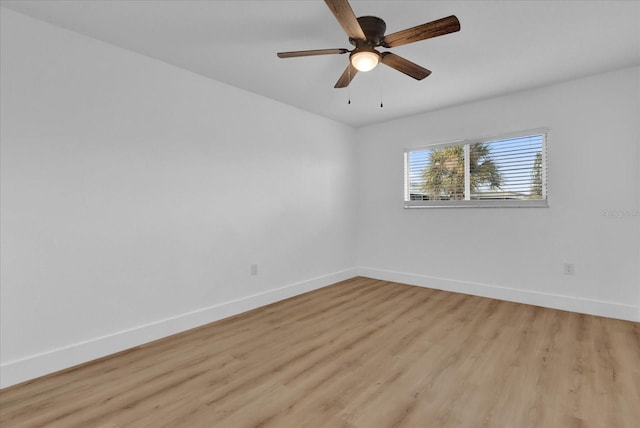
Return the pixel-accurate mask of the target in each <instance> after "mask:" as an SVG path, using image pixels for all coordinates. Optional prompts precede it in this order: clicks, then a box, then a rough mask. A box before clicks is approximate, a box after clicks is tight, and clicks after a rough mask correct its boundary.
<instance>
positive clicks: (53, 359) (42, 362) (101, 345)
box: [0, 268, 356, 388]
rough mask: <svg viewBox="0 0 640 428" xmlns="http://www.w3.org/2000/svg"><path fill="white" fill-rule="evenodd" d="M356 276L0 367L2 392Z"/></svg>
mask: <svg viewBox="0 0 640 428" xmlns="http://www.w3.org/2000/svg"><path fill="white" fill-rule="evenodd" d="M354 276H356V269H355V268H352V269H345V270H342V271H338V272H334V273H331V274H328V275H323V276H319V277H316V278H312V279H309V280H305V281H300V282H297V283H294V284H289V285H287V286H284V287H280V288H276V289H273V290H269V291H265V292H262V293H258V294H254V295H251V296H247V297H243V298H240V299H236V300H232V301H228V302H224V303H220V304H217V305H213V306H209V307H207V308H202V309H198V310H195V311H192V312H188V313H185V314H180V315H177V316H174V317H171V318H166V319H163V320H159V321H156V322H153V323H149V324H145V325H141V326H136V327H133V328H131V329H128V330H124V331H119V332H116V333H113V334H109V335H105V336H102V337H97V338H94V339H91V340H87V341H84V342H80V343H75V344H73V345H69V346H65V347H61V348H58V349H55V350H52V351H48V352H43V353H40V354H37V355H32V356H29V357H26V358H22V359H20V360H15V361H10V362H7V363H4V364H2V365H0V388H6V387H8V386H11V385H15V384H17V383H21V382H25V381H28V380H31V379H35V378H37V377H40V376H44V375H47V374H50V373H54V372H56V371H59V370H63V369H66V368H69V367H73V366H76V365H78V364H82V363H86V362H88V361H92V360H95V359H97V358H101V357H105V356H107V355H111V354H114V353H116V352H120V351H123V350H125V349H129V348H132V347H135V346H139V345H142V344H144V343H148V342H151V341H153V340H156V339H161V338H163V337H167V336H170V335H172V334H175V333H179V332H182V331H186V330H189V329H191V328H195V327H198V326H201V325H204V324H208V323H210V322H214V321H217V320H221V319H223V318H227V317H229V316H232V315H236V314H239V313H242V312H246V311H248V310H251V309H255V308H258V307H260V306H264V305H268V304H270V303H274V302H277V301H280V300H284V299H287V298H289V297H293V296H296V295H298V294H302V293H306V292H308V291H311V290H315V289H318V288H322V287H326V286H327V285H331V284H334V283H336V282H339V281H343V280H345V279H349V278H353V277H354Z"/></svg>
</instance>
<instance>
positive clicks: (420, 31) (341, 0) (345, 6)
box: [278, 0, 460, 88]
mask: <svg viewBox="0 0 640 428" xmlns="http://www.w3.org/2000/svg"><path fill="white" fill-rule="evenodd" d="M324 1H325V3H326V4H327V6H328V7H329V9H330V10H331V12H333V14H334V16H335V17H336V19H337V20H338V22H339V23H340V25H341V26H342V28H343V29H344V31H345V32H346V33H347V36H349V42H350V43H351V44H352V45H353V46H355V48H354V49H352V50H349V49H344V48H343V49H315V50H307V51H293V52H278V57H280V58H295V57H300V56H312V55H332V54H346V53H349V65H347V68H346V69H345V70H344V72H343V73H342V76H340V78H339V79H338V81H337V82H336V84H335V86H334V87H335V88H346V87H347V86H349V83H351V80H353V78H354V76H355V75H356V73H357V72H358V71H369V70H372V69H374V68H375V67H376V66H377V65H378V63H380V62H381V63H383V64H384V65H386V66H389V67H391V68H393V69H396V70H398V71H400V72H402V73H404V74H406V75H407V76H410V77H413V78H414V79H416V80H422V79H424V78H425V77H427V76H428V75H430V74H431V71H429V70H427V69H426V68H424V67H421V66H419V65H418V64H415V63H413V62H411V61H409V60H407V59H404V58H403V57H401V56H398V55H396V54H393V53H391V52H378V51H377V50H376V48H377V47H380V46H381V47H384V48H395V47H396V46H402V45H406V44H408V43H413V42H419V41H420V40H425V39H430V38H432V37H438V36H443V35H445V34H449V33H455V32H456V31H460V21H458V18H456V17H455V16H454V15H451V16H448V17H446V18H442V19H438V20H436V21H432V22H428V23H426V24H422V25H418V26H416V27H411V28H407V29H406V30H402V31H398V32H396V33H393V34H389V35H386V36H385V34H384V32H385V31H386V29H387V25H386V24H385V22H384V21H383V20H382V19H380V18H378V17H376V16H361V17H359V18H356V15H355V14H354V13H353V9H351V6H350V5H349V1H348V0H324Z"/></svg>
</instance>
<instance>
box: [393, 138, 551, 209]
mask: <svg viewBox="0 0 640 428" xmlns="http://www.w3.org/2000/svg"><path fill="white" fill-rule="evenodd" d="M546 139H547V133H546V130H536V131H528V132H522V133H518V134H511V135H505V136H501V137H496V138H490V139H488V138H487V139H477V140H469V141H457V142H454V143H448V144H438V145H433V146H429V147H423V148H420V149H410V150H407V151H405V197H404V206H405V208H414V207H546V206H547V179H546V168H547V166H546Z"/></svg>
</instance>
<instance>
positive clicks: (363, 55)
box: [349, 49, 381, 71]
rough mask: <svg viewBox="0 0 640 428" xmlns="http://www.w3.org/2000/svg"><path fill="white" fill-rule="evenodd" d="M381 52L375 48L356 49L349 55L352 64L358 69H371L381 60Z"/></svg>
mask: <svg viewBox="0 0 640 428" xmlns="http://www.w3.org/2000/svg"><path fill="white" fill-rule="evenodd" d="M380 59H381V58H380V54H379V53H378V51H376V50H375V49H355V50H354V51H353V52H351V55H349V61H351V65H353V66H354V67H355V69H356V70H358V71H370V70H373V69H374V68H376V66H377V65H378V63H379V62H380Z"/></svg>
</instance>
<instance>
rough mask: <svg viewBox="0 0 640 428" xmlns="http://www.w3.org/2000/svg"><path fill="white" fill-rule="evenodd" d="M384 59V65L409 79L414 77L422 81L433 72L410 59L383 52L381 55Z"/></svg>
mask: <svg viewBox="0 0 640 428" xmlns="http://www.w3.org/2000/svg"><path fill="white" fill-rule="evenodd" d="M380 56H381V57H382V63H383V64H384V65H387V66H389V67H391V68H394V69H396V70H398V71H399V72H401V73H404V74H406V75H407V76H409V77H413V78H414V79H416V80H422V79H424V78H425V77H427V76H428V75H430V74H431V71H429V70H427V69H426V68H424V67H421V66H419V65H418V64H415V63H413V62H411V61H409V60H408V59H404V58H402V57H401V56H398V55H396V54H393V53H391V52H383V53H382V54H380Z"/></svg>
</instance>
